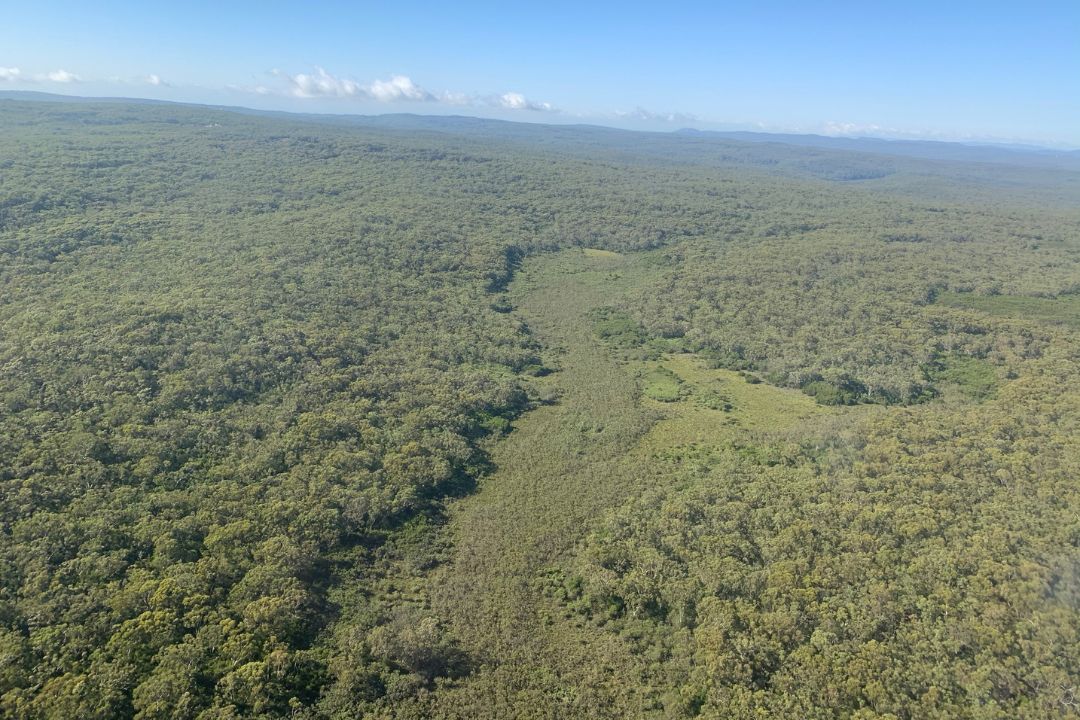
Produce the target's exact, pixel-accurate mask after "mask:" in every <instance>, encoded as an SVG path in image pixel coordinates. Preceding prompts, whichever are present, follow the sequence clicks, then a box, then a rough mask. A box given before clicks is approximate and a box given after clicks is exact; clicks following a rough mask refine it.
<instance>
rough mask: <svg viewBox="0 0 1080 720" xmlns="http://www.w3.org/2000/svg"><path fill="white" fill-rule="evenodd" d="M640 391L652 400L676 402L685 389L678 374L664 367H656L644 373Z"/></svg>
mask: <svg viewBox="0 0 1080 720" xmlns="http://www.w3.org/2000/svg"><path fill="white" fill-rule="evenodd" d="M642 391H643V392H644V393H645V396H646V397H649V398H652V399H653V400H659V401H660V402H676V401H678V400H680V399H682V396H683V394H684V392H685V389H684V388H683V381H682V379H681V378H679V376H678V375H676V374H675V373H673V372H671V371H670V370H668V369H667V368H665V367H658V368H654V369H652V370H649V371H648V372H647V373H646V374H645V378H644V387H643V389H642Z"/></svg>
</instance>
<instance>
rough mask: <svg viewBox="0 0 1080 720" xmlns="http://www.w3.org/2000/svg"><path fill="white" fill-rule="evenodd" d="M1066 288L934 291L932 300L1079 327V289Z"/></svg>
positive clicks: (991, 313)
mask: <svg viewBox="0 0 1080 720" xmlns="http://www.w3.org/2000/svg"><path fill="white" fill-rule="evenodd" d="M1068 290H1069V291H1070V292H1069V294H1061V295H1059V296H1058V297H1053V298H1046V297H1025V296H1022V295H978V294H975V293H971V292H965V293H959V292H947V293H941V294H940V295H938V296H937V298H936V300H935V301H936V302H937V303H939V304H941V305H948V306H949V307H956V308H968V309H971V310H978V311H980V312H984V313H989V314H990V315H998V316H1001V317H1008V318H1016V319H1020V320H1036V321H1038V322H1044V323H1055V324H1062V325H1070V326H1072V327H1080V293H1077V292H1075V291H1074V290H1073V288H1068Z"/></svg>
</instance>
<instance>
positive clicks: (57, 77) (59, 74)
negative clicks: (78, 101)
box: [41, 70, 82, 83]
mask: <svg viewBox="0 0 1080 720" xmlns="http://www.w3.org/2000/svg"><path fill="white" fill-rule="evenodd" d="M41 79H42V80H48V81H49V82H54V83H73V82H79V81H80V80H82V78H80V77H79V76H78V75H76V74H75V73H70V72H68V71H67V70H53V71H52V72H51V73H46V74H45V75H44V76H42V78H41Z"/></svg>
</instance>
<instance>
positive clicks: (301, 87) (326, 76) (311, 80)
mask: <svg viewBox="0 0 1080 720" xmlns="http://www.w3.org/2000/svg"><path fill="white" fill-rule="evenodd" d="M272 72H273V74H274V75H276V76H278V77H280V78H284V80H285V81H286V82H287V83H289V86H290V87H289V94H290V95H293V96H295V97H301V98H312V97H355V96H358V95H364V94H365V93H364V90H363V88H362V87H361V86H360V83H358V82H356V81H355V80H348V79H344V78H338V77H334V76H333V75H331V74H330V73H328V72H326V70H324V69H322V68H321V67H317V68H315V73H314V74H313V75H307V74H305V73H297V74H296V75H290V74H288V73H286V72H282V71H281V70H273V71H272Z"/></svg>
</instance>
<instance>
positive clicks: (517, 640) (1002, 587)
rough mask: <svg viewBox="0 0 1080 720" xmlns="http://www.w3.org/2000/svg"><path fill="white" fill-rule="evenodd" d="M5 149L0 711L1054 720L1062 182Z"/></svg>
mask: <svg viewBox="0 0 1080 720" xmlns="http://www.w3.org/2000/svg"><path fill="white" fill-rule="evenodd" d="M0 128H2V129H3V132H2V133H0V715H2V716H4V717H12V718H35V719H36V718H43V719H44V718H48V719H51V718H103V719H104V718H125V717H137V718H141V719H145V720H149V719H151V718H173V719H176V720H180V719H186V720H211V719H212V718H240V717H244V718H283V717H296V718H309V719H315V718H319V719H327V720H329V719H335V720H337V719H343V718H356V717H443V718H450V717H459V718H465V717H468V718H477V717H541V716H542V717H573V718H577V717H613V718H614V717H657V718H659V717H693V716H706V717H736V718H738V717H747V718H749V717H762V716H766V717H791V718H808V717H820V718H846V717H861V718H870V717H882V718H886V717H895V718H924V717H928V718H933V717H940V718H946V717H948V718H952V717H970V718H1013V717H1023V718H1047V717H1075V716H1076V714H1077V694H1076V688H1077V686H1078V684H1080V676H1078V674H1077V668H1080V657H1078V656H1077V648H1080V637H1078V632H1080V610H1078V607H1080V605H1078V597H1080V594H1078V589H1077V588H1078V581H1077V577H1078V576H1080V575H1078V568H1080V525H1078V524H1077V520H1076V518H1077V516H1078V508H1080V497H1078V495H1077V493H1078V486H1077V483H1076V477H1077V473H1078V472H1080V449H1078V447H1080V446H1078V445H1077V440H1076V438H1078V437H1080V433H1078V431H1080V393H1078V392H1077V390H1076V389H1075V388H1076V378H1077V374H1078V371H1080V368H1078V364H1080V354H1078V348H1080V345H1078V338H1077V336H1076V334H1075V333H1076V320H1075V319H1076V317H1077V315H1076V307H1075V305H1076V303H1075V298H1076V288H1077V287H1078V286H1080V268H1078V265H1077V263H1078V261H1080V239H1078V236H1077V228H1078V227H1080V211H1078V210H1077V208H1078V207H1080V202H1078V200H1080V198H1078V197H1077V190H1076V189H1077V188H1078V187H1080V185H1078V184H1077V183H1076V182H1075V174H1070V173H1069V172H1067V171H1065V170H1058V169H1052V168H1050V169H1048V168H1038V167H1022V166H1009V167H1005V166H995V165H989V164H987V165H979V164H963V163H940V162H933V161H923V160H917V159H911V158H889V159H882V158H875V157H874V156H871V155H866V154H858V153H844V152H839V151H837V152H833V151H825V150H820V149H806V148H789V147H784V146H780V145H769V144H760V145H751V144H746V143H739V142H732V141H721V140H715V139H710V138H708V137H699V136H692V135H686V136H677V135H672V136H663V135H647V134H634V133H625V132H619V131H607V130H602V129H596V128H572V127H543V126H526V125H513V124H503V123H494V122H490V123H489V122H479V121H478V122H469V121H464V120H450V119H446V120H430V119H421V118H409V117H401V118H387V119H379V118H376V119H349V118H322V119H320V118H308V119H295V118H288V117H266V116H260V115H258V114H243V113H238V112H230V111H225V110H218V109H212V108H202V107H186V106H176V105H164V104H161V105H158V104H144V105H133V104H125V103H101V104H96V103H79V104H66V103H48V104H46V103H31V102H15V101H10V100H0ZM740 373H742V374H741V375H740Z"/></svg>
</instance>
